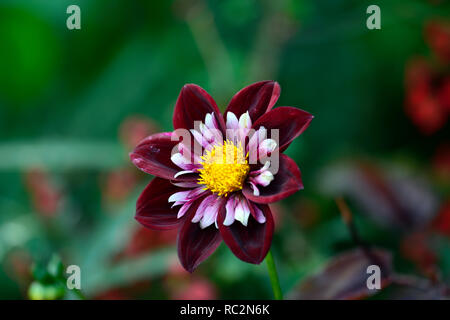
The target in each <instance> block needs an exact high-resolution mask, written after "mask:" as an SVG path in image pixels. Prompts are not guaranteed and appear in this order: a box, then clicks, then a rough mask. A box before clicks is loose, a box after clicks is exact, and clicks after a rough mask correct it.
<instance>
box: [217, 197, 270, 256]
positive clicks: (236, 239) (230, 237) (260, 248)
mask: <svg viewBox="0 0 450 320" xmlns="http://www.w3.org/2000/svg"><path fill="white" fill-rule="evenodd" d="M253 205H257V204H253ZM258 206H259V208H260V209H261V210H262V212H263V213H264V215H265V217H266V222H265V223H259V222H257V221H256V220H255V219H254V218H253V215H251V216H250V217H249V219H248V224H247V226H244V225H242V223H240V222H239V221H237V220H236V221H234V222H233V224H232V225H231V226H228V227H227V226H224V225H223V221H224V219H225V216H226V210H221V212H220V213H219V230H220V233H221V234H222V238H223V241H225V244H226V245H227V246H228V247H229V248H230V249H231V251H232V252H233V253H234V254H235V256H236V257H238V258H239V259H241V260H242V261H245V262H249V263H254V264H259V263H261V262H262V261H263V260H264V258H265V257H266V255H267V252H268V251H269V249H270V245H271V243H272V235H273V230H274V223H273V217H272V212H271V211H270V208H269V206H268V205H264V204H263V205H258ZM250 208H251V209H253V208H252V205H250Z"/></svg>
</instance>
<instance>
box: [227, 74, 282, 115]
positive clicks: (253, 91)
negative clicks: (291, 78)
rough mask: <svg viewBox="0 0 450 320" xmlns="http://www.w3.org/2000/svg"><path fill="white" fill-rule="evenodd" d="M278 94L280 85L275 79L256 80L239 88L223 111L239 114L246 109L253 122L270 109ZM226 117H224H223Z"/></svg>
mask: <svg viewBox="0 0 450 320" xmlns="http://www.w3.org/2000/svg"><path fill="white" fill-rule="evenodd" d="M279 96H280V85H279V84H278V83H277V82H275V81H261V82H256V83H253V84H251V85H249V86H248V87H245V88H243V89H241V90H240V91H239V92H238V93H236V94H235V95H234V97H233V98H232V99H231V101H230V103H229V104H228V107H227V110H226V111H225V117H226V115H227V112H228V111H231V112H233V113H234V114H235V115H236V117H237V118H238V119H239V116H240V115H241V114H243V113H245V112H247V111H248V113H249V115H250V118H251V119H252V121H253V122H255V121H256V120H257V119H258V118H259V117H261V116H262V115H263V114H264V113H266V112H267V111H269V110H270V109H272V107H273V106H274V105H275V103H276V102H277V100H278V97H279ZM225 119H226V118H225Z"/></svg>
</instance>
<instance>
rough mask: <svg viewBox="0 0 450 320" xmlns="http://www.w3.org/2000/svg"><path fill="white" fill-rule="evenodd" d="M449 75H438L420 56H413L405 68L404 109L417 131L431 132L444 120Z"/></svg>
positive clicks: (446, 107)
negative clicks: (414, 57)
mask: <svg viewBox="0 0 450 320" xmlns="http://www.w3.org/2000/svg"><path fill="white" fill-rule="evenodd" d="M448 83H449V78H448V77H444V78H442V77H440V76H439V75H437V74H435V73H434V72H433V70H431V68H430V66H429V65H428V63H427V62H426V61H425V60H423V59H420V58H419V59H414V60H412V61H410V62H409V63H408V65H407V67H406V75H405V87H406V88H405V89H406V99H405V112H406V114H407V115H408V116H409V117H410V118H411V120H412V122H413V123H414V124H415V125H416V126H417V127H418V128H419V130H420V131H421V132H422V133H424V134H426V135H430V134H433V133H434V132H436V131H438V130H439V129H441V128H442V127H443V126H444V125H445V123H446V122H447V115H448V103H449V93H448V90H449V88H448V86H449V84H448Z"/></svg>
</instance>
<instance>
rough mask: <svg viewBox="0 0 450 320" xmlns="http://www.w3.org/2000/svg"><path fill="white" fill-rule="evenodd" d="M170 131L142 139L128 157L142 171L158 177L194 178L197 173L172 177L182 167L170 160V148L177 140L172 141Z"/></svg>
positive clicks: (171, 178) (172, 178)
mask: <svg viewBox="0 0 450 320" xmlns="http://www.w3.org/2000/svg"><path fill="white" fill-rule="evenodd" d="M171 136H172V133H171V132H163V133H157V134H154V135H151V136H149V137H147V138H145V139H144V140H142V141H141V142H140V143H139V145H138V146H137V147H136V148H135V149H134V150H133V152H132V153H130V159H131V161H132V162H133V163H134V165H135V166H136V167H138V168H139V169H141V170H142V171H144V172H146V173H149V174H152V175H155V176H157V177H160V178H164V179H170V180H184V181H186V180H195V179H197V175H194V174H192V175H191V174H189V175H182V176H179V177H178V178H177V179H174V176H175V174H176V173H177V172H179V171H182V170H183V169H181V168H179V167H178V166H177V165H175V164H174V163H173V162H172V160H170V157H171V154H172V149H173V148H174V147H175V146H176V145H177V144H178V142H179V141H172V139H171Z"/></svg>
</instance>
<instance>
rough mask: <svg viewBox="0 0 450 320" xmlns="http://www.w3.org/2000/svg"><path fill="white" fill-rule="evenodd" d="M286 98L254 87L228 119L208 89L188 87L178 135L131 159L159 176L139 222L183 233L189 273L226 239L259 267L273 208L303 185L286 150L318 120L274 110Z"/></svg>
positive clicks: (143, 198) (271, 88)
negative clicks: (272, 206)
mask: <svg viewBox="0 0 450 320" xmlns="http://www.w3.org/2000/svg"><path fill="white" fill-rule="evenodd" d="M279 95H280V86H279V85H278V83H276V82H273V81H262V82H257V83H254V84H252V85H250V86H248V87H246V88H244V89H242V90H241V91H239V92H238V93H237V94H236V95H235V96H234V97H233V98H232V99H231V101H230V103H229V105H228V107H227V109H226V111H225V114H224V115H222V114H221V113H220V111H219V109H218V107H217V105H216V103H215V101H214V100H213V98H212V97H211V96H210V95H209V94H208V93H207V92H206V91H205V90H203V89H202V88H200V87H199V86H197V85H194V84H188V85H185V86H184V87H183V88H182V90H181V92H180V95H179V97H178V100H177V102H176V105H175V110H174V114H173V127H174V129H175V130H174V131H173V132H164V133H157V134H154V135H151V136H149V137H147V138H145V139H144V140H142V141H141V142H140V143H139V144H138V146H137V147H136V148H135V149H134V151H133V152H132V153H131V154H130V158H131V161H132V162H133V163H134V165H136V167H138V168H139V169H140V170H142V171H144V172H146V173H149V174H152V175H154V176H155V178H154V179H153V180H152V181H151V182H150V184H149V185H148V186H147V187H146V188H145V189H144V191H143V192H142V194H141V195H140V197H139V199H138V201H137V205H136V220H137V221H138V222H140V223H141V224H142V225H144V226H145V227H148V228H151V229H157V230H164V229H171V228H178V238H177V247H178V257H179V259H180V262H181V264H182V265H183V267H184V268H185V269H186V270H188V271H189V272H192V271H193V270H194V269H195V268H196V267H197V266H198V265H199V264H200V263H201V262H202V261H204V260H205V259H206V258H208V257H209V256H210V255H211V254H212V253H213V252H214V251H215V249H216V248H217V247H218V245H219V244H220V243H221V241H222V240H223V241H224V242H225V244H226V245H227V246H228V247H229V248H230V249H231V251H232V252H233V253H234V254H235V255H236V256H237V257H238V258H239V259H241V260H243V261H246V262H249V263H254V264H259V263H260V262H261V261H262V260H264V258H265V256H266V255H267V252H268V251H269V249H270V245H271V241H272V235H273V230H274V222H273V217H272V213H271V211H270V208H269V206H268V204H269V203H272V202H275V201H278V200H281V199H284V198H286V197H288V196H289V195H291V194H293V193H294V192H296V191H298V190H300V189H302V188H303V184H302V180H301V174H300V170H299V168H298V167H297V165H296V164H295V162H294V161H293V160H292V159H291V158H289V157H288V156H286V155H284V154H282V152H283V151H284V150H286V148H287V147H288V146H289V144H290V143H291V142H292V141H293V140H294V139H295V138H296V137H298V136H299V135H300V134H301V133H302V132H303V131H304V130H305V129H306V128H307V127H308V125H309V123H310V122H311V120H312V118H313V116H312V115H311V114H309V113H307V112H305V111H302V110H300V109H297V108H293V107H277V108H275V109H273V110H272V107H273V106H274V104H275V103H276V101H277V99H278V97H279ZM269 134H270V135H269ZM269 136H270V137H269Z"/></svg>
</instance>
